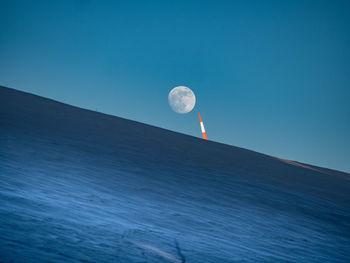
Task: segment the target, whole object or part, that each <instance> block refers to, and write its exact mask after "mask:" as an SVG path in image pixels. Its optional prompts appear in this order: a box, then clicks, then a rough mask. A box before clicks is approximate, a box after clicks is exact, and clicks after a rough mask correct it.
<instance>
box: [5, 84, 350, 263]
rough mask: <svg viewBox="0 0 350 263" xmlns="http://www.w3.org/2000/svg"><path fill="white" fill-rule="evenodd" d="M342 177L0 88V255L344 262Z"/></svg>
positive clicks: (27, 259)
mask: <svg viewBox="0 0 350 263" xmlns="http://www.w3.org/2000/svg"><path fill="white" fill-rule="evenodd" d="M349 179H350V175H349V174H347V173H342V172H338V171H334V170H329V169H325V168H320V167H315V166H311V165H307V164H302V163H298V162H292V161H287V160H282V159H279V158H276V157H272V156H268V155H264V154H260V153H257V152H253V151H249V150H246V149H242V148H238V147H233V146H229V145H224V144H219V143H215V142H211V141H204V140H202V139H199V138H195V137H191V136H187V135H184V134H179V133H175V132H171V131H168V130H164V129H161V128H157V127H153V126H150V125H146V124H142V123H138V122H135V121H130V120H126V119H122V118H118V117H114V116H110V115H106V114H101V113H98V112H94V111H89V110H84V109H80V108H76V107H73V106H69V105H66V104H62V103H59V102H56V101H53V100H49V99H45V98H42V97H39V96H35V95H31V94H28V93H24V92H20V91H16V90H13V89H9V88H4V87H0V262H20V263H32V262H33V263H34V262H35V263H37V262H62V263H63V262H64V263H66V262H73V263H74V262H101V263H103V262H119V263H124V262H140V263H141V262H150V263H151V262H152V263H157V262H165V263H166V262H179V263H183V262H186V263H191V262H198V263H204V262H208V263H209V262H213V263H228V262H335V263H336V262H349V261H348V260H349V258H350V180H349Z"/></svg>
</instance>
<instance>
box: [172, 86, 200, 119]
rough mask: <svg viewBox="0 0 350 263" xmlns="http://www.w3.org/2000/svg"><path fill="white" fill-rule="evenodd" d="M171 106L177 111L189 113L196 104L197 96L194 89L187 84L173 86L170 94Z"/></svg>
mask: <svg viewBox="0 0 350 263" xmlns="http://www.w3.org/2000/svg"><path fill="white" fill-rule="evenodd" d="M168 101H169V105H170V107H171V108H172V109H173V110H174V111H175V112H177V113H181V114H184V113H188V112H190V111H191V110H192V109H193V108H194V105H195V104H196V96H195V95H194V93H193V91H192V90H191V89H189V88H187V87H185V86H178V87H175V88H173V89H172V90H171V91H170V92H169V95H168Z"/></svg>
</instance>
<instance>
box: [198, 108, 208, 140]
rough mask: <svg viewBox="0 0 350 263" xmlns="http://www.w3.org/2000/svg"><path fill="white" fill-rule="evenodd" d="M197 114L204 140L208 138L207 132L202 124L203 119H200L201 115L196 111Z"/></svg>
mask: <svg viewBox="0 0 350 263" xmlns="http://www.w3.org/2000/svg"><path fill="white" fill-rule="evenodd" d="M198 115H199V121H200V123H201V130H202V135H203V139H204V140H208V137H207V133H206V132H205V129H204V124H203V121H202V117H201V114H200V113H199V112H198Z"/></svg>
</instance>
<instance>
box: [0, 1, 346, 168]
mask: <svg viewBox="0 0 350 263" xmlns="http://www.w3.org/2000/svg"><path fill="white" fill-rule="evenodd" d="M349 13H350V1H331V0H330V1H321V0H317V1H14V0H10V1H4V0H1V1H0V85H3V86H7V87H11V88H15V89H19V90H23V91H27V92H31V93H34V94H38V95H41V96H45V97H49V98H53V99H56V100H59V101H62V102H66V103H69V104H72V105H76V106H80V107H83V108H88V109H93V110H96V109H97V110H98V111H100V112H104V113H109V114H113V115H117V116H120V117H124V118H128V119H132V120H137V121H140V122H144V123H148V124H152V125H155V126H159V127H163V128H166V129H170V130H174V131H178V132H182V133H186V134H190V135H194V136H198V137H201V132H200V126H199V122H198V117H197V111H200V112H201V114H202V117H203V120H204V124H205V126H206V130H207V133H208V137H209V139H211V140H214V141H218V142H223V143H227V144H231V145H235V146H240V147H244V148H248V149H252V150H255V151H259V152H262V153H266V154H270V155H274V156H278V157H281V158H287V159H292V160H297V161H301V162H306V163H311V164H315V165H319V166H325V167H329V168H335V169H340V170H343V171H348V172H349V171H350V137H349V134H350V16H349ZM177 85H185V86H188V87H189V88H191V89H192V90H193V91H194V92H195V94H196V97H197V104H196V107H195V108H194V111H192V112H191V113H189V114H185V115H180V114H176V113H174V112H173V111H172V110H171V109H170V107H169V105H168V101H167V95H168V92H169V91H170V90H171V89H172V88H173V87H175V86H177Z"/></svg>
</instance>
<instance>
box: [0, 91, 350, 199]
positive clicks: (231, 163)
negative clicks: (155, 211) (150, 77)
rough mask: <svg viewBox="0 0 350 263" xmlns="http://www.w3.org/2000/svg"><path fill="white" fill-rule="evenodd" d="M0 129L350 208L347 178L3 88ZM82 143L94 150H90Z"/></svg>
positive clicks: (0, 94) (323, 169)
mask: <svg viewBox="0 0 350 263" xmlns="http://www.w3.org/2000/svg"><path fill="white" fill-rule="evenodd" d="M0 128H1V133H2V132H3V131H9V132H10V133H11V134H16V135H17V136H32V137H35V138H37V139H45V140H50V139H51V138H52V137H53V135H55V136H60V137H61V138H64V139H66V140H67V144H69V145H71V147H81V148H82V149H83V150H84V151H92V152H94V151H96V154H99V152H98V150H96V149H98V147H99V145H108V148H110V151H111V152H112V153H113V154H115V155H116V157H118V158H119V157H120V156H122V157H123V158H125V159H126V160H128V161H132V162H134V163H138V162H140V160H143V161H144V163H145V164H147V163H153V162H157V163H160V164H161V165H162V167H163V169H164V170H166V167H173V166H174V164H176V165H178V166H184V167H185V168H186V169H192V168H196V169H198V168H199V169H203V170H205V171H206V172H211V173H213V175H215V174H225V175H227V176H236V175H239V176H242V177H244V178H247V179H249V178H251V179H254V180H261V181H263V182H265V183H269V184H275V185H278V186H283V187H285V188H287V189H292V190H297V191H300V192H307V193H312V194H314V195H316V196H319V197H322V198H325V199H327V200H330V201H336V202H339V203H342V204H349V203H350V197H349V194H348V190H349V189H350V188H349V184H350V181H349V174H347V173H343V172H339V171H335V170H330V169H326V168H321V167H316V166H312V165H307V164H302V163H298V162H292V161H288V160H283V159H279V158H276V157H272V156H268V155H265V154H261V153H257V152H254V151H250V150H247V149H243V148H239V147H235V146H230V145H226V144H221V143H217V142H213V141H204V140H202V139H199V138H196V137H193V136H189V135H185V134H181V133H177V132H173V131H169V130H166V129H163V128H158V127H155V126H151V125H148V124H143V123H140V122H136V121H131V120H127V119H123V118H120V117H116V116H112V115H108V114H103V113H100V112H95V111H91V110H86V109H82V108H78V107H75V106H71V105H68V104H64V103H61V102H57V101H54V100H51V99H47V98H44V97H40V96H37V95H33V94H29V93H26V92H22V91H18V90H14V89H10V88H5V87H0ZM86 142H89V143H93V144H92V145H96V147H95V148H94V149H91V147H90V148H88V147H87V146H86V145H87V143H86ZM52 143H55V142H52ZM90 145H91V144H90ZM84 147H86V148H84ZM130 151H133V154H132V155H131V154H130ZM135 153H136V155H135ZM135 156H136V157H135ZM98 157H99V156H97V158H98ZM145 164H142V165H145ZM191 167H192V168H191ZM146 168H147V167H146Z"/></svg>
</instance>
